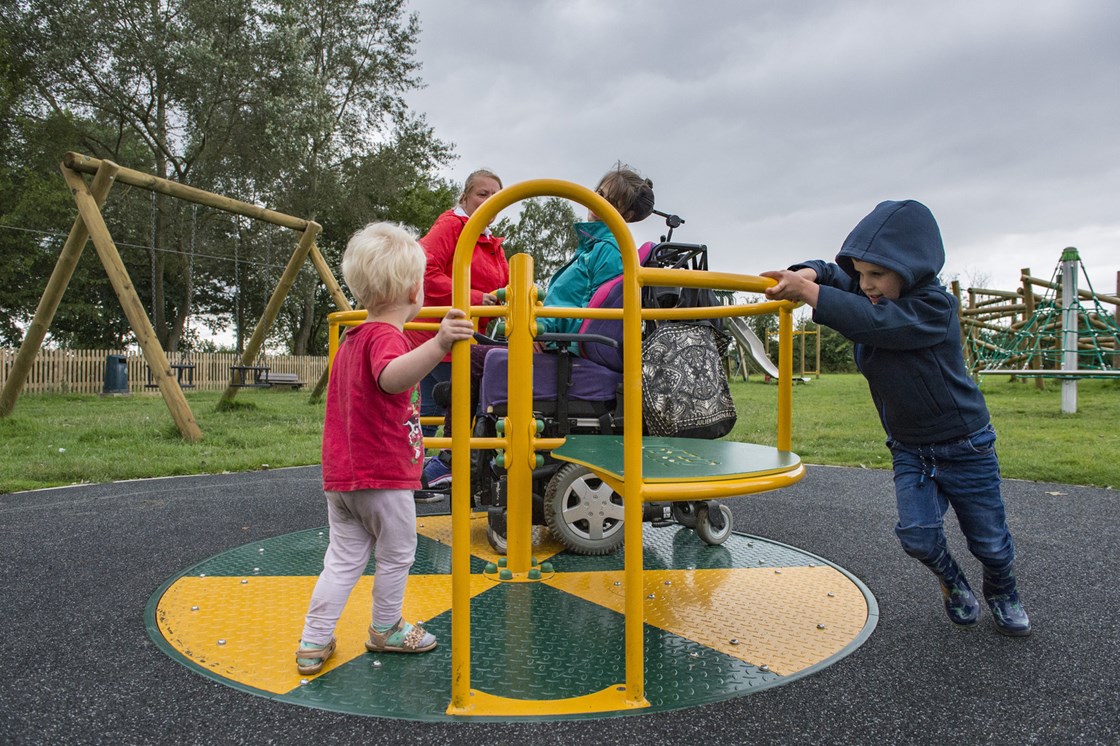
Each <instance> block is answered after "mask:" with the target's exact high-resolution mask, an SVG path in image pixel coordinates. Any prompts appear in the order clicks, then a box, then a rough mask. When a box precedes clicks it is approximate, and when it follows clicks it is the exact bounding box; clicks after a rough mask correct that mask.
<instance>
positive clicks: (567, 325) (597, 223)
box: [537, 164, 654, 350]
mask: <svg viewBox="0 0 1120 746" xmlns="http://www.w3.org/2000/svg"><path fill="white" fill-rule="evenodd" d="M595 192H596V193H597V194H599V196H601V197H603V198H604V199H605V200H607V202H609V203H611V205H612V206H613V207H614V208H615V209H616V210H618V212H619V214H620V215H621V216H622V219H623V220H625V221H626V222H627V223H636V222H638V221H640V220H645V219H646V218H648V217H649V216H650V214H652V212H653V201H654V197H653V182H652V181H650V180H649V179H644V178H642V177H641V176H639V175H638V173H637V172H636V171H634V170H633V169H631V168H629V167H628V166H623V165H621V164H619V165H618V167H616V168H615V169H613V170H611V171H609V172H608V173H607V174H606V175H605V176H604V177H603V178H602V179H600V180H599V184H598V186H596V187H595ZM572 228H573V230H575V232H576V236H577V238H578V239H579V245H578V246H577V247H576V251H575V253H574V254H573V255H572V258H571V259H569V260H568V261H567V263H566V264H564V266H563V267H561V268H560V269H558V270H557V271H556V273H555V274H553V275H552V279H550V280H549V282H548V288H547V291H546V294H545V298H544V305H545V306H552V307H559V306H566V307H572V308H586V307H587V304H588V303H589V302H590V301H591V296H592V295H594V294H595V291H596V290H598V289H599V286H600V285H602V284H603V283H605V282H607V281H608V280H613V279H614V278H615V277H618V276H619V275H620V274H622V254H621V253H620V252H619V249H618V241H617V240H615V237H614V236H613V235H612V234H611V231H610V228H608V227H607V224H606V223H604V222H603V221H601V220H600V219H599V217H598V216H597V215H596V214H595V213H594V212H591V211H588V213H587V222H586V223H576V224H575V225H574V226H572ZM582 323H583V319H559V318H538V319H537V333H538V334H544V333H549V332H555V333H562V334H574V333H576V332H578V331H579V328H580V325H581V324H582ZM572 349H573V350H574V349H575V346H574V345H573V347H572Z"/></svg>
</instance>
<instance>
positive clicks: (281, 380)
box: [261, 371, 303, 390]
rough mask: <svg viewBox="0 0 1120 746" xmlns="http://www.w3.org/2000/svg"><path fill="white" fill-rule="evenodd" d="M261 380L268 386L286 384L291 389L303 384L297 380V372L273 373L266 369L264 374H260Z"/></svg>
mask: <svg viewBox="0 0 1120 746" xmlns="http://www.w3.org/2000/svg"><path fill="white" fill-rule="evenodd" d="M261 381H263V382H264V383H266V384H268V385H269V386H287V387H288V388H290V389H292V390H295V389H298V388H301V387H302V386H303V381H301V380H299V374H298V373H274V372H272V371H266V372H265V374H264V375H263V376H261Z"/></svg>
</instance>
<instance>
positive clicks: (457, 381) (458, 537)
mask: <svg viewBox="0 0 1120 746" xmlns="http://www.w3.org/2000/svg"><path fill="white" fill-rule="evenodd" d="M491 199H493V197H491ZM485 207H486V205H485V204H484V205H482V206H481V207H479V208H478V209H477V210H475V215H476V216H478V214H479V213H480V212H483V210H484V209H485ZM495 212H496V211H495ZM485 225H486V224H485V223H484V224H483V226H485ZM472 228H474V223H472V222H471V221H467V225H465V226H464V227H463V232H462V233H461V234H460V235H459V242H458V243H457V244H456V246H455V257H454V259H453V260H452V265H451V305H452V307H454V308H458V309H460V310H462V311H464V312H465V313H466V314H467V316H468V317H469V316H470V305H471V257H472V256H473V255H474V245H475V243H476V242H477V240H478V236H479V234H480V233H481V232H482V231H481V227H479V228H475V229H474V230H473V231H472V230H471V229H472ZM470 390H471V348H470V342H469V341H467V340H463V341H460V342H456V343H454V344H453V345H452V346H451V391H452V397H451V703H450V705H449V706H448V711H449V712H467V711H468V710H469V709H470V697H471V526H470V521H471V474H470V469H471V452H470V435H471V432H470V419H471V412H470V398H471V397H470V394H469V392H470Z"/></svg>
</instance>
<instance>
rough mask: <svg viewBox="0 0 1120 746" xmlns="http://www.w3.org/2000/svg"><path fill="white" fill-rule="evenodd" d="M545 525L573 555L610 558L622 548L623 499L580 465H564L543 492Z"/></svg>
mask: <svg viewBox="0 0 1120 746" xmlns="http://www.w3.org/2000/svg"><path fill="white" fill-rule="evenodd" d="M544 521H545V525H547V526H548V530H549V531H551V532H552V535H553V536H554V537H556V540H557V541H559V542H560V543H561V544H563V545H564V546H565V547H567V548H568V549H570V550H571V551H573V552H575V553H576V554H590V555H595V554H610V553H611V552H613V551H614V550H616V549H618V547H619V546H621V545H622V540H623V532H622V496H621V495H619V494H618V493H617V492H615V491H614V490H612V489H611V488H610V487H609V486H608V485H607V484H606V483H605V482H603V481H602V480H601V479H599V478H598V477H596V476H595V475H594V474H592V473H591V472H590V471H588V470H587V469H586V468H584V467H582V466H580V465H579V464H565V465H564V466H562V467H560V470H559V471H557V472H556V474H555V475H554V476H553V477H552V479H551V480H549V482H548V487H547V489H545V493H544Z"/></svg>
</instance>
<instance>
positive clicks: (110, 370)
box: [101, 355, 130, 396]
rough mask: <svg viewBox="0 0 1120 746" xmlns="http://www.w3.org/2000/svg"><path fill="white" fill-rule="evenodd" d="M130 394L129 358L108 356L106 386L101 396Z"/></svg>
mask: <svg viewBox="0 0 1120 746" xmlns="http://www.w3.org/2000/svg"><path fill="white" fill-rule="evenodd" d="M128 393H130V392H129V390H128V358H126V357H125V356H124V355H106V356H105V385H104V386H103V387H102V389H101V395H102V396H105V395H106V394H128Z"/></svg>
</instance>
